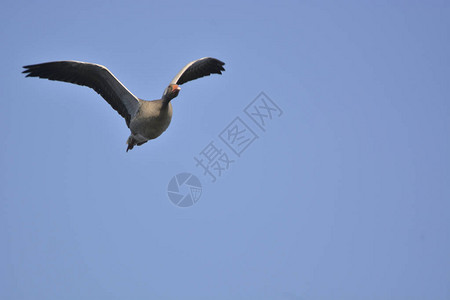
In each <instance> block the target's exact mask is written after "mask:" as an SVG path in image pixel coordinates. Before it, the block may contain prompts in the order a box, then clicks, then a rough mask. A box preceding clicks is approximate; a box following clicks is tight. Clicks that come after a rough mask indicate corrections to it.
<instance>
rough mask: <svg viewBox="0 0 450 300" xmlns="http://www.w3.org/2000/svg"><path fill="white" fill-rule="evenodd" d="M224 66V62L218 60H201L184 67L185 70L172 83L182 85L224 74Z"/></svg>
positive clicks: (207, 58)
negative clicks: (212, 75) (205, 77)
mask: <svg viewBox="0 0 450 300" xmlns="http://www.w3.org/2000/svg"><path fill="white" fill-rule="evenodd" d="M224 65H225V63H224V62H222V61H220V60H218V59H216V58H212V57H204V58H200V59H197V60H194V61H192V62H190V63H188V64H187V65H186V66H184V68H183V69H181V71H180V72H178V74H177V75H176V76H175V77H174V78H173V80H172V81H171V82H170V83H171V84H178V85H181V84H183V83H186V82H188V81H191V80H195V79H197V78H201V77H204V76H209V75H211V74H222V71H225V69H224V68H223V66H224Z"/></svg>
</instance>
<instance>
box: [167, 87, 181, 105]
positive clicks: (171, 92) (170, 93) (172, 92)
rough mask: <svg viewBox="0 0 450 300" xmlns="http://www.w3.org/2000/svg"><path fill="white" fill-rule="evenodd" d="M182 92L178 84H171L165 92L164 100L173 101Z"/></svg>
mask: <svg viewBox="0 0 450 300" xmlns="http://www.w3.org/2000/svg"><path fill="white" fill-rule="evenodd" d="M180 90H181V88H180V87H179V86H178V85H177V84H169V86H168V87H166V89H165V90H164V94H163V99H166V100H169V101H170V100H172V99H173V98H175V97H176V96H178V93H179V92H180Z"/></svg>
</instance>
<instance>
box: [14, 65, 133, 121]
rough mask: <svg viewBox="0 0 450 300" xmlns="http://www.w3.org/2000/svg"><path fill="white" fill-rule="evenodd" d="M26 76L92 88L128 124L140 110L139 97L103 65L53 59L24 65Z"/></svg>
mask: <svg viewBox="0 0 450 300" xmlns="http://www.w3.org/2000/svg"><path fill="white" fill-rule="evenodd" d="M24 68H25V71H23V72H22V73H25V74H27V76H26V77H39V78H46V79H49V80H57V81H64V82H70V83H74V84H78V85H82V86H87V87H90V88H92V89H94V90H95V91H96V92H97V93H98V94H100V95H101V96H102V97H103V98H104V99H105V100H106V101H107V102H108V103H109V104H110V105H111V106H112V108H113V109H115V110H116V111H117V112H118V113H119V114H120V115H121V116H122V117H124V118H125V120H126V122H127V125H129V123H130V120H131V118H133V117H134V115H135V114H136V113H137V111H138V109H139V99H138V98H137V97H135V96H134V95H133V94H132V93H131V92H130V91H129V90H128V89H127V88H126V87H125V86H124V85H123V84H122V83H121V82H120V81H119V80H118V79H117V78H116V77H115V76H114V75H113V74H112V73H111V72H110V71H109V70H108V69H107V68H106V67H104V66H101V65H97V64H91V63H85V62H78V61H55V62H48V63H42V64H36V65H28V66H24Z"/></svg>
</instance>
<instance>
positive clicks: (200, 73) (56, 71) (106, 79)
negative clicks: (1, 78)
mask: <svg viewBox="0 0 450 300" xmlns="http://www.w3.org/2000/svg"><path fill="white" fill-rule="evenodd" d="M223 65H224V63H223V62H221V61H220V60H218V59H215V58H211V57H205V58H201V59H198V60H195V61H193V62H190V63H189V64H187V65H186V66H185V67H184V68H183V69H182V70H181V71H180V72H179V73H178V74H177V75H176V76H175V77H174V78H173V80H172V81H171V82H170V84H169V86H168V87H167V88H166V89H165V91H164V93H163V96H162V98H161V99H158V100H153V101H146V100H142V99H139V98H137V97H136V96H134V95H133V94H132V93H131V92H130V91H129V90H128V89H127V88H126V87H125V86H124V85H123V84H122V83H121V82H120V81H119V80H118V79H117V78H116V77H115V76H114V75H113V74H112V73H111V72H110V71H109V70H108V69H107V68H106V67H104V66H101V65H97V64H91V63H85V62H78V61H57V62H49V63H43V64H37V65H29V66H25V67H24V68H25V71H23V73H26V74H27V77H39V78H47V79H50V80H58V81H65V82H70V83H74V84H78V85H83V86H88V87H90V88H92V89H94V90H95V91H96V92H97V93H99V94H100V95H101V96H102V97H103V98H104V99H105V100H106V101H107V102H108V103H109V104H110V105H111V106H112V108H114V109H115V110H116V111H117V112H118V113H119V114H120V115H121V116H122V117H123V118H125V121H126V123H127V126H128V127H129V128H130V131H131V134H130V136H129V137H128V140H127V144H128V147H127V151H128V150H130V149H133V147H134V146H135V145H137V146H140V145H142V144H144V143H145V142H147V141H149V140H152V139H155V138H157V137H158V136H160V135H161V134H162V133H163V132H164V131H165V130H166V129H167V128H168V127H169V124H170V121H171V120H172V104H171V102H170V101H171V100H172V99H173V98H175V97H176V96H178V93H179V91H180V87H179V85H182V84H183V83H186V82H188V81H191V80H194V79H197V78H200V77H204V76H209V75H211V74H222V72H221V71H225V69H224V68H223Z"/></svg>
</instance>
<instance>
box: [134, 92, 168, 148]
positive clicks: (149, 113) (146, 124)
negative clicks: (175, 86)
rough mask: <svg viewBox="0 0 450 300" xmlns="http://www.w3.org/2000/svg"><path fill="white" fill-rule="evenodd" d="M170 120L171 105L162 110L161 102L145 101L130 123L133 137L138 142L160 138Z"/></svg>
mask: <svg viewBox="0 0 450 300" xmlns="http://www.w3.org/2000/svg"><path fill="white" fill-rule="evenodd" d="M171 120H172V104H171V103H170V102H169V105H168V106H167V107H165V108H162V101H160V100H157V101H145V102H143V103H142V106H141V108H140V109H139V111H138V113H137V114H136V117H134V118H133V119H132V120H131V122H130V130H131V134H132V135H133V137H134V138H135V139H136V140H138V141H139V142H145V141H148V140H152V139H155V138H157V137H158V136H160V135H161V134H162V133H163V132H164V131H165V130H166V129H167V128H168V127H169V124H170V121H171Z"/></svg>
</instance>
